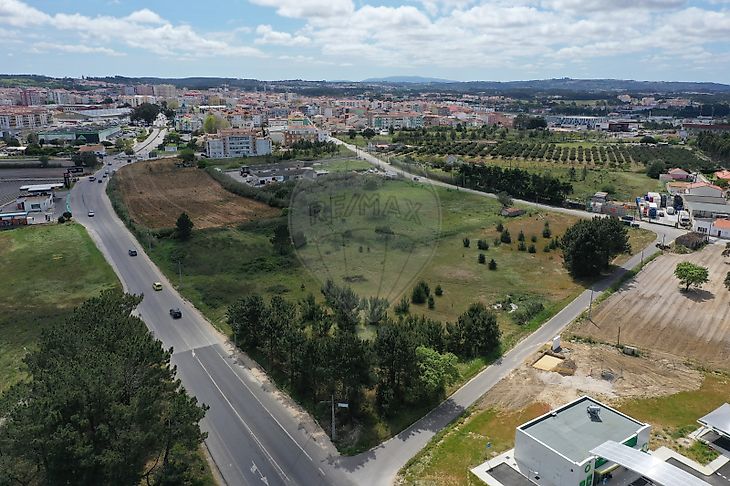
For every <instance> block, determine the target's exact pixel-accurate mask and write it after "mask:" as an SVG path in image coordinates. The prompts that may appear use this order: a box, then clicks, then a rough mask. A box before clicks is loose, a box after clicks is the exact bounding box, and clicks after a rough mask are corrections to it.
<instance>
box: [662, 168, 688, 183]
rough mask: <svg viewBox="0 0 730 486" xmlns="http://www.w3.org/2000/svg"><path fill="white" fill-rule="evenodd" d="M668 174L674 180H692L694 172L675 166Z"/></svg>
mask: <svg viewBox="0 0 730 486" xmlns="http://www.w3.org/2000/svg"><path fill="white" fill-rule="evenodd" d="M667 175H669V178H670V179H671V180H673V181H689V180H692V174H690V173H689V172H687V171H686V170H684V169H679V168H674V169H669V170H668V171H667Z"/></svg>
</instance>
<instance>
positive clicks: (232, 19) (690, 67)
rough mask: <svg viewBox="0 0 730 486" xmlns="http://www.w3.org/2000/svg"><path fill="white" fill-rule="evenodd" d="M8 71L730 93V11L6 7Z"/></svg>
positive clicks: (693, 4)
mask: <svg viewBox="0 0 730 486" xmlns="http://www.w3.org/2000/svg"><path fill="white" fill-rule="evenodd" d="M0 43H2V45H3V47H4V49H3V50H2V52H0V72H4V73H34V74H48V75H54V76H81V75H89V76H98V75H114V74H120V75H127V76H160V77H167V76H169V77H183V76H230V77H242V78H243V77H247V78H258V79H292V78H303V79H352V80H360V79H364V78H368V77H375V76H388V75H419V76H433V77H440V78H448V79H456V80H480V79H483V80H511V79H536V78H550V77H563V76H569V77H575V78H605V77H612V78H631V79H646V80H668V81H669V80H683V81H716V82H730V0H705V1H688V0H511V1H508V0H399V1H397V0H380V1H377V0H206V1H196V2H187V1H185V2H182V1H173V0H155V1H154V2H152V1H141V0H95V1H91V0H0Z"/></svg>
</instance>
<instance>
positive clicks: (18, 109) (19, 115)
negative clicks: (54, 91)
mask: <svg viewBox="0 0 730 486" xmlns="http://www.w3.org/2000/svg"><path fill="white" fill-rule="evenodd" d="M52 122H53V115H52V114H51V112H50V111H49V110H47V109H45V108H33V107H24V106H0V130H23V129H28V128H42V127H47V126H48V125H50V124H51V123H52Z"/></svg>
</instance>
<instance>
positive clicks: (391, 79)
mask: <svg viewBox="0 0 730 486" xmlns="http://www.w3.org/2000/svg"><path fill="white" fill-rule="evenodd" d="M362 82H363V83H414V84H431V83H458V82H459V81H453V80H450V79H442V78H427V77H423V76H387V77H384V78H368V79H363V80H362Z"/></svg>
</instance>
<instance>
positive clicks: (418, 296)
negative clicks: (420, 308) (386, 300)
mask: <svg viewBox="0 0 730 486" xmlns="http://www.w3.org/2000/svg"><path fill="white" fill-rule="evenodd" d="M430 295H431V289H429V288H428V284H427V283H426V282H424V281H423V280H421V281H420V282H418V283H417V284H416V286H415V287H413V292H412V293H411V302H413V303H414V304H425V303H426V300H427V299H428V297H429V296H430Z"/></svg>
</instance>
